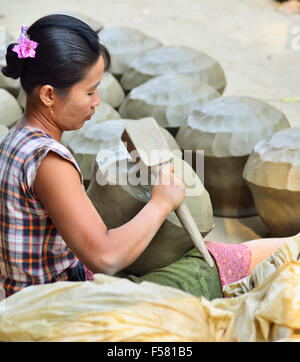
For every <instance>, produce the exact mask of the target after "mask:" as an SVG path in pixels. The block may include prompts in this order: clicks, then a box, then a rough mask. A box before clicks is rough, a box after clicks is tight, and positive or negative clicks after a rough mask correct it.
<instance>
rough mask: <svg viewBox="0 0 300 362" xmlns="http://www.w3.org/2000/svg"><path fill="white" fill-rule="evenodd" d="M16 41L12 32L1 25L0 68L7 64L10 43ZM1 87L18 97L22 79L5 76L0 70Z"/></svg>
mask: <svg viewBox="0 0 300 362" xmlns="http://www.w3.org/2000/svg"><path fill="white" fill-rule="evenodd" d="M14 42H16V40H15V39H14V38H13V36H12V35H11V34H9V33H8V32H7V31H6V30H5V28H3V27H0V69H1V68H3V67H4V66H6V58H5V56H6V51H7V47H8V45H9V44H11V43H14ZM0 88H4V89H6V90H7V91H9V92H10V93H11V94H12V95H13V96H14V97H17V95H18V92H19V89H20V80H19V79H12V78H9V77H5V75H3V73H2V72H1V71H0Z"/></svg>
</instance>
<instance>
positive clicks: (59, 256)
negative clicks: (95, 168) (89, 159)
mask: <svg viewBox="0 0 300 362" xmlns="http://www.w3.org/2000/svg"><path fill="white" fill-rule="evenodd" d="M49 151H53V152H55V153H57V154H58V155H60V156H61V157H63V158H64V159H66V160H68V161H70V162H72V163H73V164H74V166H75V167H76V169H77V170H78V172H79V173H80V169H79V166H78V164H77V162H76V161H75V159H74V157H73V156H72V154H71V153H70V151H68V149H67V148H66V147H64V146H63V145H61V144H60V143H59V142H57V141H55V140H54V139H53V138H51V137H50V136H49V135H47V134H46V133H45V132H43V131H41V130H39V129H38V128H35V127H30V126H26V127H22V128H17V127H14V128H12V129H11V130H10V132H9V133H8V134H7V135H6V136H5V137H4V139H2V141H0V188H1V189H0V197H1V203H0V294H1V292H2V294H3V291H5V295H6V296H9V295H11V294H13V293H15V292H17V291H19V290H20V289H22V288H24V287H26V286H29V285H33V284H44V283H50V282H54V281H58V280H68V279H69V278H68V276H69V273H68V270H69V269H68V268H73V267H75V266H76V265H77V263H78V259H77V258H76V256H75V255H74V254H73V253H72V252H71V251H70V249H68V247H67V245H66V244H65V242H64V241H63V239H62V238H61V236H60V235H59V234H58V232H57V230H56V229H55V227H54V225H53V223H52V221H51V219H50V218H49V217H48V215H47V212H46V210H45V208H44V207H43V205H42V204H41V202H40V201H39V200H38V198H37V197H36V196H35V195H34V192H33V183H34V178H35V175H36V172H37V170H38V167H39V165H40V163H41V161H42V160H43V158H44V157H45V156H46V155H47V153H48V152H49ZM80 176H81V173H80ZM82 181H83V180H82V176H81V182H82ZM1 289H2V291H1Z"/></svg>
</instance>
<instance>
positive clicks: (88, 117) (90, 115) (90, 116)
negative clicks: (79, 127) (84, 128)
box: [86, 112, 95, 121]
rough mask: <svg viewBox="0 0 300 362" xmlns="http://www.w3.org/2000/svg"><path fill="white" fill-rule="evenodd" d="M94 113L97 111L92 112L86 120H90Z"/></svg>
mask: <svg viewBox="0 0 300 362" xmlns="http://www.w3.org/2000/svg"><path fill="white" fill-rule="evenodd" d="M94 114H95V112H94V113H92V114H91V115H90V116H89V117H88V118H87V119H86V120H87V121H88V120H90V119H91V118H92V117H93V115H94Z"/></svg>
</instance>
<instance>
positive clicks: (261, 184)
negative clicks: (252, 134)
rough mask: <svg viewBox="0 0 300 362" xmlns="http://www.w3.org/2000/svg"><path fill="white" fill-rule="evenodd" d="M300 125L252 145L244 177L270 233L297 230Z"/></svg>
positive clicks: (299, 220) (282, 234) (299, 216)
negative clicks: (252, 148)
mask: <svg viewBox="0 0 300 362" xmlns="http://www.w3.org/2000/svg"><path fill="white" fill-rule="evenodd" d="M299 140H300V127H294V128H288V129H285V130H282V131H279V132H276V133H275V134H273V135H272V136H270V137H268V138H266V139H264V140H262V141H261V142H259V143H258V144H257V145H256V146H255V147H254V150H253V152H252V153H251V155H250V156H249V159H248V161H247V163H246V165H245V169H244V173H243V177H244V179H245V180H246V182H247V185H248V186H249V188H250V190H251V192H252V195H253V198H254V201H255V206H256V209H257V211H258V214H259V216H260V217H261V219H262V221H263V222H264V224H265V225H266V226H267V228H268V229H269V231H270V234H271V235H272V236H278V237H285V236H293V235H295V234H297V233H299V232H300V143H299Z"/></svg>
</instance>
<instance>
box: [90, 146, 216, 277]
mask: <svg viewBox="0 0 300 362" xmlns="http://www.w3.org/2000/svg"><path fill="white" fill-rule="evenodd" d="M111 150H113V147H112V148H111ZM174 164H175V172H178V173H179V174H181V175H182V176H183V180H184V182H185V183H186V187H187V190H188V189H190V190H192V192H191V193H190V194H191V196H186V199H185V201H186V204H187V206H188V207H189V209H190V211H191V213H192V215H193V217H194V219H195V221H196V223H197V225H198V227H199V230H200V232H201V233H202V235H203V236H205V235H206V234H207V233H208V232H209V231H210V230H211V229H212V228H213V226H214V223H213V215H212V207H211V202H210V198H209V195H208V193H207V191H206V190H205V189H204V187H203V185H202V183H201V181H200V179H199V178H198V177H197V175H196V174H195V172H194V171H193V169H192V168H191V167H190V166H189V165H188V164H187V163H185V162H184V161H183V160H181V159H179V158H176V157H175V158H174ZM115 170H117V172H118V173H119V174H118V177H115V176H114V175H115V174H116V173H115V172H114V171H115ZM111 171H113V172H111ZM143 172H144V170H142V169H141V168H139V167H138V166H137V164H135V163H133V162H130V160H129V158H126V152H123V151H117V152H116V153H115V157H107V155H106V156H105V155H104V154H103V152H102V150H100V151H99V153H98V155H97V161H96V162H95V167H94V173H93V177H92V180H91V183H90V186H89V188H88V190H87V194H88V196H89V198H90V199H91V200H92V202H93V204H94V206H95V208H96V209H97V211H98V213H99V215H100V216H101V218H102V219H103V221H104V223H105V224H106V226H107V228H108V229H111V228H117V227H119V226H121V225H123V224H125V223H127V222H129V221H130V220H131V219H132V218H134V217H135V216H136V215H137V214H138V212H139V211H140V210H141V209H142V208H143V207H144V206H145V204H146V203H147V202H148V201H149V200H150V195H151V191H150V185H149V184H142V183H143V182H140V183H138V182H134V181H135V180H136V175H137V174H140V175H141V174H142V173H143ZM128 180H131V184H129V183H128ZM152 181H153V178H152ZM192 183H193V184H194V186H193V187H190V186H189V185H190V184H192ZM187 195H189V193H188V192H187ZM192 247H193V242H192V241H191V239H190V238H189V236H188V235H187V233H186V232H185V231H184V229H183V228H182V226H181V224H180V222H179V221H178V218H177V216H176V215H175V213H174V212H171V213H170V214H169V216H168V217H167V218H166V220H165V221H164V223H163V224H162V226H161V227H160V229H159V230H158V232H157V234H156V235H155V236H154V238H153V239H152V241H151V243H150V244H149V245H148V247H147V248H146V249H145V250H144V252H143V253H142V254H141V255H140V256H139V257H138V258H137V260H136V261H135V262H133V263H132V264H131V265H130V266H128V267H127V268H126V269H124V270H123V271H122V273H123V275H124V274H134V275H142V274H145V273H147V272H150V271H152V270H154V269H156V268H160V267H163V266H166V265H168V264H170V263H172V262H173V261H175V260H177V259H179V258H180V257H181V256H182V255H184V254H185V252H186V251H188V250H189V249H191V248H192Z"/></svg>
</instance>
